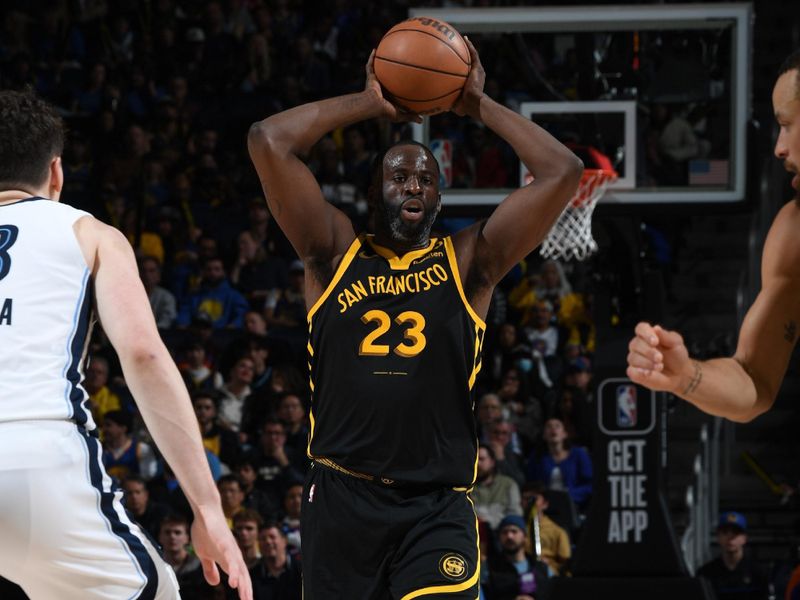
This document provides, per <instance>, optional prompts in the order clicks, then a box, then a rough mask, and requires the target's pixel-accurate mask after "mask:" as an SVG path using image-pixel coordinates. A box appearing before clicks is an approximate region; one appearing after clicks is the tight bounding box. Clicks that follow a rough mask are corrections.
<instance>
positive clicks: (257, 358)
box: [247, 313, 288, 423]
mask: <svg viewBox="0 0 800 600" xmlns="http://www.w3.org/2000/svg"><path fill="white" fill-rule="evenodd" d="M248 314H253V313H248ZM255 314H257V315H258V318H259V319H260V320H261V321H260V322H261V323H264V328H266V321H264V317H263V315H262V314H261V313H255ZM282 346H283V344H282V343H281V342H280V340H276V339H271V338H268V337H267V336H266V335H260V334H257V333H252V332H250V335H249V336H248V337H247V348H248V352H249V353H248V356H249V357H250V358H251V359H252V360H253V382H252V383H251V384H250V389H251V390H252V391H253V392H254V393H255V392H258V391H261V390H264V389H266V388H267V387H268V385H269V382H270V378H271V377H272V370H273V367H272V365H274V364H276V363H277V362H279V361H280V359H281V347H282ZM286 352H287V353H288V350H286ZM263 420H264V419H263V417H262V418H260V419H259V420H258V421H257V422H258V423H261V422H262V421H263Z"/></svg>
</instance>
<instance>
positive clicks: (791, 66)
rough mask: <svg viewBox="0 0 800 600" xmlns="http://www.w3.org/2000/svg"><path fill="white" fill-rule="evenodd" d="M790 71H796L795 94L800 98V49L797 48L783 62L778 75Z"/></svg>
mask: <svg viewBox="0 0 800 600" xmlns="http://www.w3.org/2000/svg"><path fill="white" fill-rule="evenodd" d="M789 71H794V72H795V73H794V95H795V97H796V98H800V50H795V51H794V52H792V53H791V54H790V55H789V56H787V57H786V59H785V60H784V61H783V64H781V67H780V69H778V77H780V76H781V75H783V74H784V73H788V72H789Z"/></svg>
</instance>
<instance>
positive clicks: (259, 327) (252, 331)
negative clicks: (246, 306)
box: [244, 310, 267, 336]
mask: <svg viewBox="0 0 800 600" xmlns="http://www.w3.org/2000/svg"><path fill="white" fill-rule="evenodd" d="M244 331H245V333H247V334H248V335H253V336H266V335H267V320H266V319H265V318H264V314H263V313H262V312H261V311H258V310H248V311H247V312H246V313H245V314H244Z"/></svg>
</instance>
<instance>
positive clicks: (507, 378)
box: [496, 367, 542, 448]
mask: <svg viewBox="0 0 800 600" xmlns="http://www.w3.org/2000/svg"><path fill="white" fill-rule="evenodd" d="M525 375H526V374H525V372H523V371H522V369H520V368H519V367H511V368H510V369H508V370H507V371H506V372H505V373H503V377H502V378H501V379H500V384H499V387H498V388H497V392H496V393H497V396H498V397H499V398H500V401H501V402H502V406H503V415H504V417H505V418H507V419H508V420H509V421H511V423H512V424H513V425H514V426H515V427H516V430H517V433H518V435H519V437H520V441H521V445H522V446H524V447H526V448H527V447H530V446H531V445H532V444H533V443H535V442H538V441H539V439H540V438H539V437H538V434H539V433H540V432H541V429H542V407H541V402H540V401H539V399H537V398H534V397H532V396H531V395H530V392H529V381H528V378H527V377H526V376H525Z"/></svg>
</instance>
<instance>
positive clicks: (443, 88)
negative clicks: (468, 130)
mask: <svg viewBox="0 0 800 600" xmlns="http://www.w3.org/2000/svg"><path fill="white" fill-rule="evenodd" d="M469 67H470V57H469V50H468V49H467V44H466V43H465V42H464V38H462V37H461V35H460V34H459V33H458V32H457V31H456V30H455V28H454V27H452V26H451V25H448V24H447V23H445V22H444V21H438V20H436V19H432V18H430V17H414V18H412V19H408V20H406V21H403V22H402V23H398V24H397V25H395V26H394V27H392V28H391V29H390V30H389V31H387V32H386V35H384V36H383V39H381V42H380V44H378V48H377V50H376V52H375V75H376V77H377V78H378V81H380V83H381V85H382V86H383V87H384V89H385V90H386V91H387V92H388V93H389V95H390V96H391V100H393V101H394V102H395V103H397V104H398V105H400V106H402V107H403V108H405V109H407V110H410V111H411V112H415V113H418V114H420V115H433V114H436V113H439V112H443V111H446V110H449V109H450V107H451V106H453V103H454V102H455V101H456V99H457V98H458V96H459V94H461V89H462V88H463V87H464V83H465V82H466V81H467V75H468V74H469Z"/></svg>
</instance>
